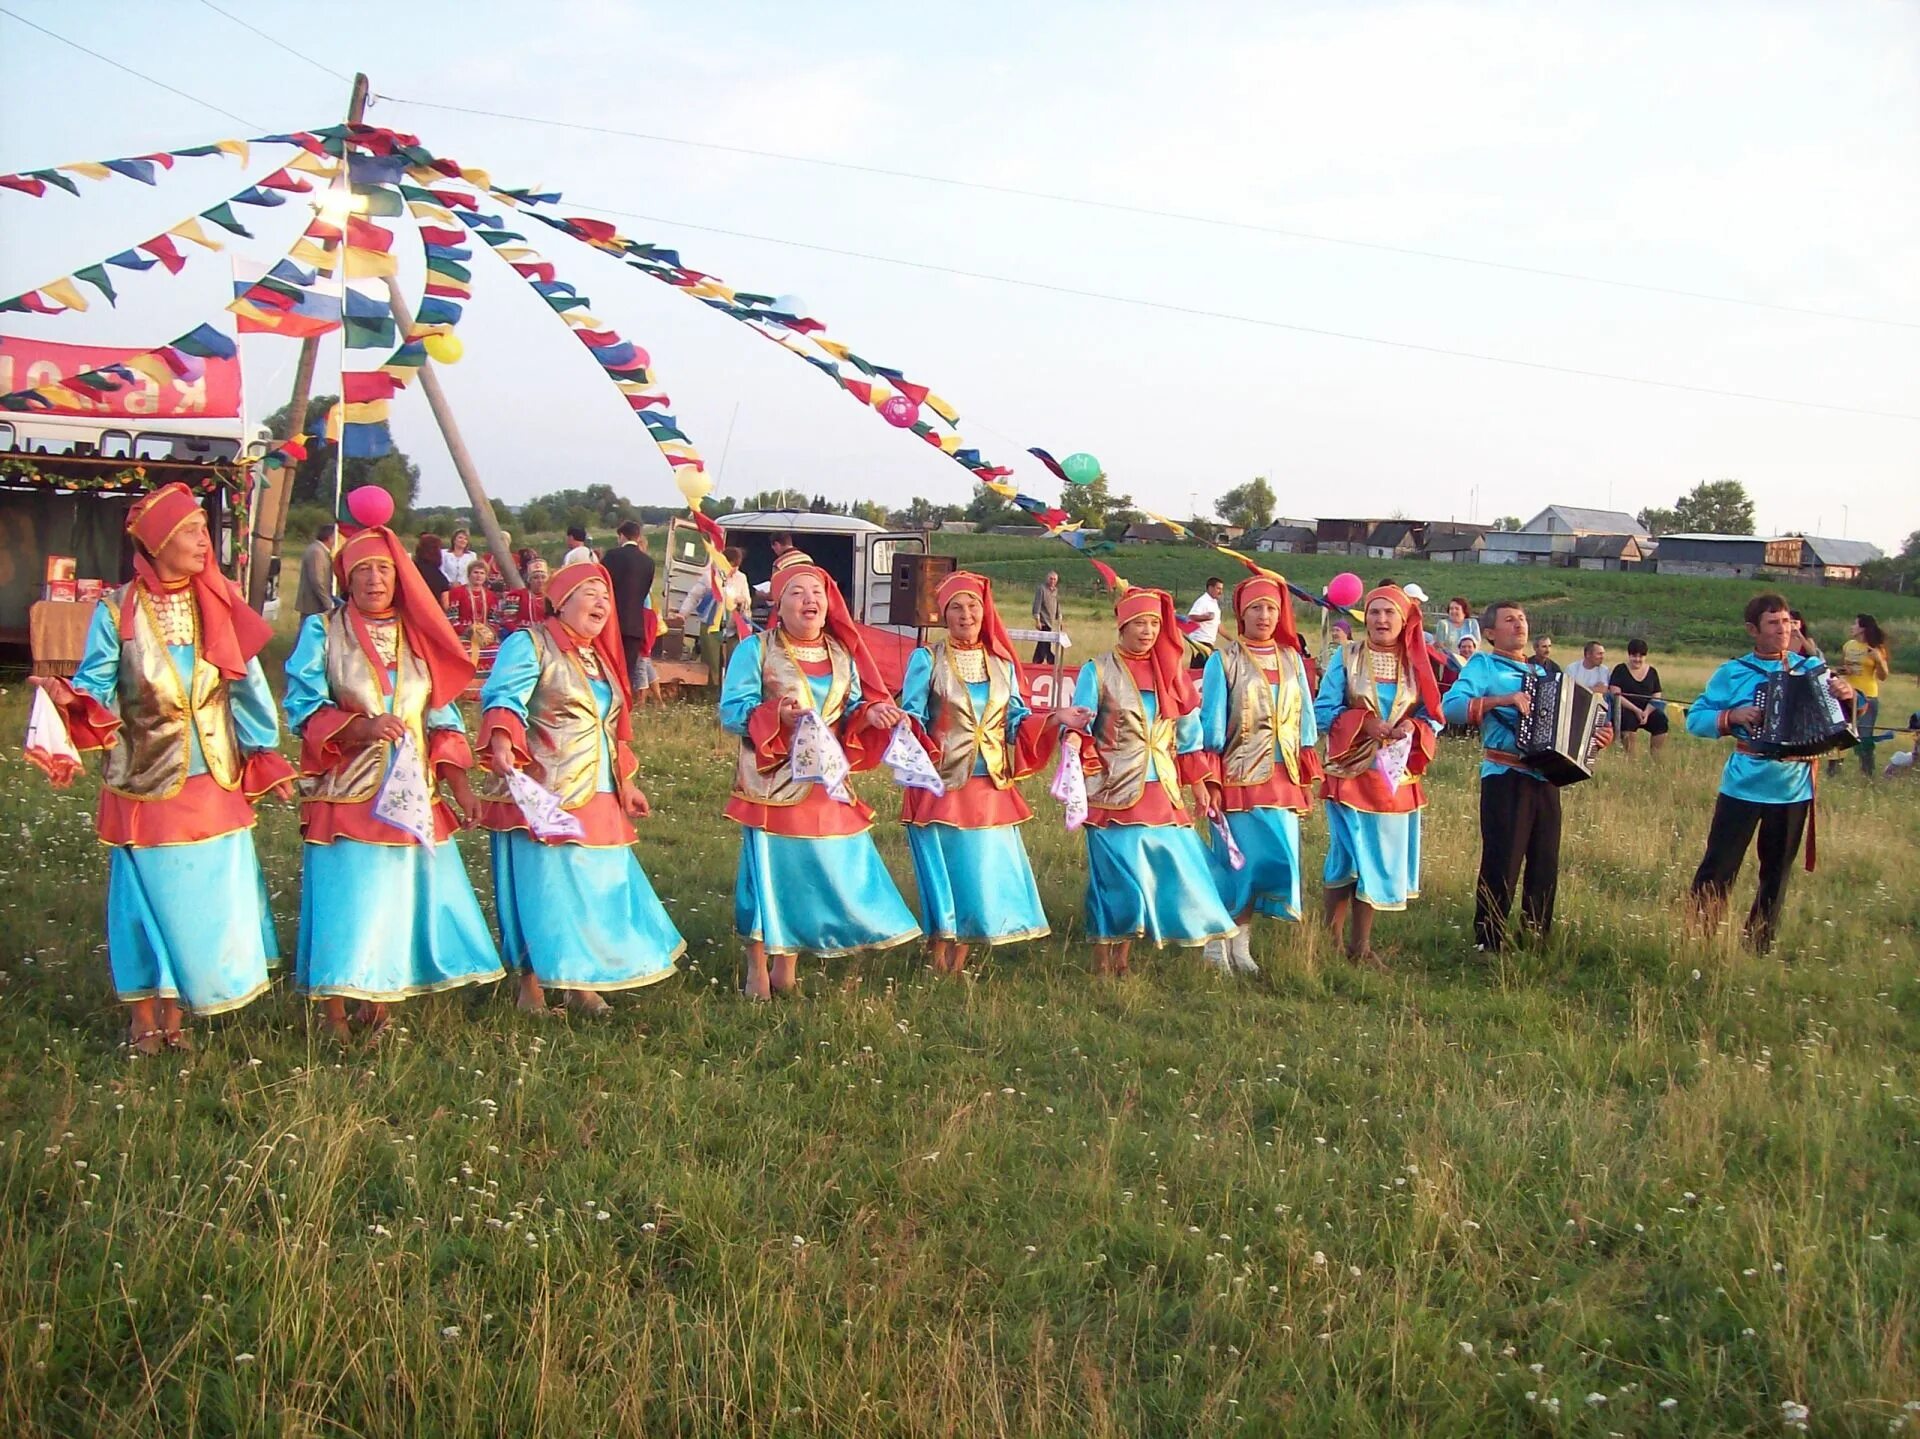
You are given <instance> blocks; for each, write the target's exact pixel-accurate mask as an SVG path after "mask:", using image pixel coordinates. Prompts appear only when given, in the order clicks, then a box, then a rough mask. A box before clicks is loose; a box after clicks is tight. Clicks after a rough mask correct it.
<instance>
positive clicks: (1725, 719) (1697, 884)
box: [1687, 594, 1853, 954]
mask: <svg viewBox="0 0 1920 1439" xmlns="http://www.w3.org/2000/svg"><path fill="white" fill-rule="evenodd" d="M1746 622H1747V633H1748V634H1749V635H1751V636H1752V637H1753V653H1751V654H1748V655H1743V656H1742V657H1740V658H1739V659H1733V660H1728V661H1727V662H1726V663H1725V664H1723V665H1721V666H1720V668H1719V669H1717V670H1715V671H1714V672H1713V678H1712V679H1710V680H1708V681H1707V688H1706V691H1705V693H1703V694H1702V695H1701V696H1700V698H1699V699H1697V700H1695V701H1694V702H1693V703H1692V705H1690V706H1689V707H1688V709H1687V732H1688V733H1689V734H1692V735H1697V736H1699V737H1700V738H1701V739H1732V740H1733V741H1734V749H1733V753H1732V754H1730V755H1728V756H1727V767H1726V769H1724V770H1723V771H1722V772H1721V775H1720V796H1719V798H1718V799H1716V800H1715V801H1714V805H1713V823H1712V824H1711V825H1709V826H1708V829H1707V852H1706V854H1705V856H1704V857H1703V858H1702V859H1701V861H1700V868H1699V869H1698V870H1696V871H1695V872H1694V876H1693V902H1694V907H1695V911H1696V913H1697V914H1698V916H1699V919H1700V921H1701V923H1702V924H1703V925H1706V926H1716V927H1717V926H1718V924H1719V922H1720V919H1721V916H1722V915H1723V914H1724V913H1725V912H1726V907H1727V894H1728V892H1729V891H1730V890H1731V889H1732V888H1733V882H1734V880H1736V879H1738V878H1739V877H1740V866H1741V865H1742V864H1743V863H1744V862H1745V860H1746V857H1747V846H1749V845H1750V844H1752V843H1753V836H1754V832H1755V831H1756V830H1758V831H1759V834H1760V887H1759V889H1758V891H1757V892H1756V893H1755V895H1754V899H1753V908H1752V909H1751V910H1750V911H1749V912H1748V914H1747V924H1746V938H1747V943H1748V944H1749V945H1750V946H1751V947H1752V948H1753V949H1754V950H1755V951H1756V952H1758V953H1760V954H1765V953H1766V952H1767V950H1768V949H1770V948H1771V947H1772V945H1773V937H1774V934H1775V933H1776V931H1777V930H1778V929H1779V927H1780V911H1781V909H1782V907H1783V906H1784V905H1785V903H1786V897H1787V873H1788V871H1789V870H1790V869H1791V868H1792V867H1793V859H1794V856H1795V855H1797V854H1798V853H1799V852H1800V840H1801V837H1802V836H1803V835H1804V834H1805V833H1806V830H1807V825H1808V819H1809V817H1810V815H1811V813H1812V809H1813V766H1814V761H1812V760H1805V759H1770V758H1768V757H1767V756H1765V755H1759V754H1755V753H1754V752H1753V751H1752V750H1751V749H1750V748H1749V747H1748V740H1749V739H1750V738H1751V731H1750V730H1749V728H1748V727H1749V726H1750V725H1752V724H1753V723H1754V721H1756V720H1757V719H1759V718H1760V711H1759V710H1758V709H1757V708H1755V706H1754V701H1755V699H1757V698H1758V697H1759V693H1760V688H1761V686H1762V685H1764V684H1765V683H1766V682H1767V679H1768V677H1769V676H1770V675H1773V674H1776V673H1778V672H1780V671H1781V670H1783V669H1789V668H1791V669H1792V670H1793V671H1794V672H1798V673H1806V674H1824V675H1825V676H1826V680H1827V688H1828V689H1830V690H1832V691H1833V694H1834V697H1835V698H1836V699H1838V700H1839V701H1840V702H1841V703H1842V704H1845V703H1846V702H1847V701H1848V700H1850V699H1852V698H1853V686H1851V685H1849V684H1848V683H1847V682H1846V681H1845V680H1843V679H1841V678H1840V677H1839V676H1838V675H1836V674H1834V673H1833V672H1832V671H1831V670H1829V669H1827V666H1826V662H1825V661H1824V660H1820V659H1817V658H1802V657H1799V656H1795V655H1792V654H1790V653H1789V651H1788V647H1789V644H1790V642H1791V640H1792V638H1793V617H1792V614H1791V612H1790V611H1789V610H1788V609H1787V602H1786V599H1785V598H1784V597H1783V596H1780V595H1776V594H1762V595H1755V596H1754V597H1753V598H1752V599H1751V600H1748V601H1747V610H1746ZM1808 868H1809V869H1811V868H1812V855H1811V852H1809V855H1808Z"/></svg>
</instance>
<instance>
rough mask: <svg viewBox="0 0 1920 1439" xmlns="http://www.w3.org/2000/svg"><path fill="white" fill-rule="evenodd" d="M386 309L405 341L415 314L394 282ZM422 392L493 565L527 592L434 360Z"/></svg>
mask: <svg viewBox="0 0 1920 1439" xmlns="http://www.w3.org/2000/svg"><path fill="white" fill-rule="evenodd" d="M387 308H388V309H390V310H392V311H393V318H394V322H395V323H396V324H397V325H399V327H400V336H401V338H402V339H405V338H406V334H407V331H408V330H410V329H412V328H413V312H412V311H411V310H409V309H408V308H407V302H406V300H405V299H404V298H403V297H402V296H401V294H400V286H399V285H398V284H396V283H395V282H394V281H393V280H392V279H391V278H389V279H388V281H387ZM420 388H421V390H422V391H424V392H425V394H426V397H427V407H428V408H429V409H431V410H432V411H433V419H434V423H435V424H437V425H439V426H440V437H441V438H442V439H444V440H445V441H446V442H447V454H448V455H450V456H451V457H452V459H453V468H454V470H455V472H456V473H457V474H458V475H459V476H460V483H461V484H462V485H464V486H465V487H466V491H467V500H468V502H469V503H470V504H471V505H472V506H473V517H474V519H475V520H476V521H478V523H479V525H480V532H481V533H482V534H484V535H485V536H486V537H487V548H488V549H489V550H491V551H492V552H493V559H494V563H495V564H496V565H497V566H498V567H499V570H500V573H501V575H502V576H504V577H505V579H506V581H507V587H508V588H509V589H516V590H517V589H522V588H524V587H525V581H524V580H522V579H521V577H520V566H519V565H518V564H516V563H515V562H514V558H513V554H512V552H511V551H509V550H508V548H507V536H506V532H505V531H503V530H502V529H501V528H500V521H499V519H498V518H496V517H495V515H494V513H493V501H492V500H489V499H488V498H487V492H486V490H485V489H484V488H483V487H482V486H481V484H480V472H479V470H478V469H476V468H475V467H474V463H473V456H472V455H471V454H469V453H468V452H467V443H466V441H465V440H463V439H461V438H460V426H459V424H458V423H457V422H456V421H455V420H454V418H453V406H451V405H449V404H448V403H447V396H446V392H445V391H444V390H442V389H441V388H440V376H439V375H438V374H436V373H435V372H434V368H433V361H431V360H428V361H426V362H425V363H424V364H422V365H421V366H420Z"/></svg>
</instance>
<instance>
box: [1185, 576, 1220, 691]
mask: <svg viewBox="0 0 1920 1439" xmlns="http://www.w3.org/2000/svg"><path fill="white" fill-rule="evenodd" d="M1226 588H1227V582H1226V581H1225V580H1223V579H1221V578H1220V577H1219V576H1218V575H1209V576H1208V577H1207V587H1206V589H1204V590H1202V591H1201V592H1200V598H1199V599H1197V600H1195V601H1194V602H1193V607H1192V608H1191V609H1189V610H1188V611H1187V618H1188V619H1190V620H1194V621H1196V623H1195V624H1194V626H1193V628H1192V629H1190V630H1188V631H1187V646H1188V649H1187V654H1188V658H1189V660H1190V661H1191V663H1192V665H1193V667H1194V668H1196V669H1197V668H1199V667H1200V666H1201V665H1204V664H1205V663H1206V662H1207V657H1208V656H1209V655H1211V654H1212V653H1213V648H1214V646H1215V645H1217V644H1219V643H1220V596H1221V595H1222V594H1223V593H1224V592H1225V591H1226Z"/></svg>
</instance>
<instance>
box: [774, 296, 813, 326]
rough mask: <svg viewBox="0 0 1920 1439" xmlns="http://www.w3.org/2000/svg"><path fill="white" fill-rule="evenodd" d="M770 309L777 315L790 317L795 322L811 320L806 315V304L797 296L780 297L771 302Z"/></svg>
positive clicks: (809, 316)
mask: <svg viewBox="0 0 1920 1439" xmlns="http://www.w3.org/2000/svg"><path fill="white" fill-rule="evenodd" d="M771 308H772V309H773V310H774V311H775V312H776V313H778V314H782V315H791V316H793V318H794V319H796V320H807V319H811V318H812V316H811V315H809V314H808V313H807V302H806V301H805V300H803V299H801V298H800V297H799V296H798V295H781V296H780V297H779V298H778V299H776V300H775V301H774V302H773V305H772V307H771Z"/></svg>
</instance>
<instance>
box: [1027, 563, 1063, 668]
mask: <svg viewBox="0 0 1920 1439" xmlns="http://www.w3.org/2000/svg"><path fill="white" fill-rule="evenodd" d="M1033 627H1034V628H1035V629H1037V630H1045V631H1046V632H1047V633H1049V634H1057V633H1058V632H1059V629H1060V571H1058V570H1048V571H1047V577H1046V578H1045V579H1044V580H1042V581H1041V582H1040V584H1039V586H1038V587H1037V588H1036V589H1035V590H1034V592H1033ZM1053 653H1054V651H1053V645H1052V644H1051V643H1050V642H1049V641H1047V640H1042V641H1040V643H1039V644H1037V645H1035V646H1034V647H1033V662H1034V663H1035V664H1037V665H1050V664H1052V663H1053Z"/></svg>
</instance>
